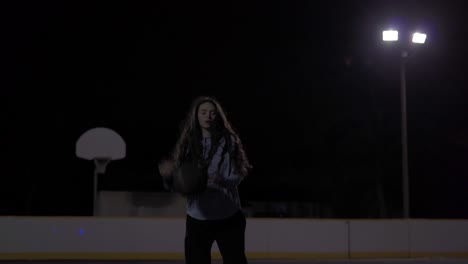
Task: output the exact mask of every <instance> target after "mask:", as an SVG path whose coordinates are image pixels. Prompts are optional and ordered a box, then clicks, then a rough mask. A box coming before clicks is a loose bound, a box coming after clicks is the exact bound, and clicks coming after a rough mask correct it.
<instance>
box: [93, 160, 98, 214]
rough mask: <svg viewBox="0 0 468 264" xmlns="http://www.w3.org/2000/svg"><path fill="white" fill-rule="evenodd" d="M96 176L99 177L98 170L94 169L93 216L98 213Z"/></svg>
mask: <svg viewBox="0 0 468 264" xmlns="http://www.w3.org/2000/svg"><path fill="white" fill-rule="evenodd" d="M98 176H99V173H98V170H97V168H96V169H95V170H94V182H93V216H96V215H97V213H98V210H97V195H98V190H97V186H98Z"/></svg>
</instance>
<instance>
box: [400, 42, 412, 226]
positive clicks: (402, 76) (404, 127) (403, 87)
mask: <svg viewBox="0 0 468 264" xmlns="http://www.w3.org/2000/svg"><path fill="white" fill-rule="evenodd" d="M407 56H408V53H407V52H406V51H403V52H402V53H401V68H400V80H401V91H400V93H401V144H402V146H401V147H402V151H401V154H402V155H401V156H402V157H401V158H402V174H403V179H402V180H403V217H404V218H409V217H410V206H409V205H410V201H409V199H410V197H409V176H408V131H407V111H406V72H405V70H406V69H405V63H406V57H407Z"/></svg>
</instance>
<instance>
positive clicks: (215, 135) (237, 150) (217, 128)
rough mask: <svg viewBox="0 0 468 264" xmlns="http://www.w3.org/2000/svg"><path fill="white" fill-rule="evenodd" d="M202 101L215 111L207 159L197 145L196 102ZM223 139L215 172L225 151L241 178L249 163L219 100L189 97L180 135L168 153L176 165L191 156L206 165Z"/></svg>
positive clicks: (205, 97) (199, 145) (199, 132)
mask: <svg viewBox="0 0 468 264" xmlns="http://www.w3.org/2000/svg"><path fill="white" fill-rule="evenodd" d="M206 102H209V103H212V104H213V105H214V106H215V108H216V111H217V115H216V118H215V120H214V126H213V128H212V131H211V142H212V144H211V149H210V152H209V154H208V158H207V159H205V158H204V157H203V149H202V145H201V140H202V132H201V128H200V124H199V122H198V115H197V113H198V109H199V107H200V105H202V104H204V103H206ZM223 139H224V142H225V144H224V146H223V150H222V155H221V160H220V162H219V164H218V172H219V169H220V167H221V164H222V163H223V161H224V157H225V154H226V153H227V152H229V154H230V157H231V158H232V161H233V162H234V165H235V169H236V172H237V173H239V174H240V175H241V176H242V177H246V176H247V175H248V173H249V171H250V170H251V169H252V165H251V164H250V163H249V160H248V158H247V155H246V153H245V151H244V147H243V145H242V142H241V140H240V137H239V135H238V134H237V133H236V132H235V130H234V129H233V127H232V125H231V124H230V122H229V121H228V119H227V117H226V113H225V112H224V110H223V107H222V106H221V104H220V103H219V101H218V100H216V99H215V98H213V97H207V96H201V97H197V98H196V99H195V100H193V102H192V105H191V107H190V109H189V111H188V113H187V116H186V118H185V120H184V121H183V122H182V124H181V132H180V136H179V139H178V141H177V143H176V146H175V148H174V151H173V153H172V158H173V159H174V161H175V162H176V165H177V166H178V165H179V164H180V163H181V162H182V161H184V160H185V159H191V160H192V161H194V162H197V163H199V162H202V163H203V161H204V162H206V163H208V164H209V163H210V162H211V158H212V157H213V155H214V153H216V151H217V150H218V148H219V146H220V143H221V141H222V140H223Z"/></svg>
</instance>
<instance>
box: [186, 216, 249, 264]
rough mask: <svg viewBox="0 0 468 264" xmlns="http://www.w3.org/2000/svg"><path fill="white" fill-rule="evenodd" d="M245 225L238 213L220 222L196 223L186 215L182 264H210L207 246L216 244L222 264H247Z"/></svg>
mask: <svg viewBox="0 0 468 264" xmlns="http://www.w3.org/2000/svg"><path fill="white" fill-rule="evenodd" d="M245 223H246V221H245V216H244V214H243V213H242V212H241V211H239V212H238V213H236V214H235V215H233V216H231V217H229V218H227V219H222V220H197V219H195V218H193V217H190V216H189V215H187V222H186V234H185V261H186V263H187V264H210V263H211V246H212V245H213V242H214V241H216V243H217V244H218V248H219V251H220V253H221V256H222V257H223V263H224V264H247V258H246V257H245V239H244V238H245Z"/></svg>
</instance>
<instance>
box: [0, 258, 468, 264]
mask: <svg viewBox="0 0 468 264" xmlns="http://www.w3.org/2000/svg"><path fill="white" fill-rule="evenodd" d="M0 263H1V264H58V263H64V264H114V263H115V264H184V261H181V260H157V261H138V260H133V261H132V260H122V261H115V260H112V261H91V260H89V261H86V260H50V261H46V260H37V261H36V260H28V261H25V260H22V261H12V260H8V261H0ZM249 263H250V264H267V263H272V264H306V263H310V264H406V263H407V264H468V259H444V258H431V259H391V260H389V259H365V260H357V259H353V260H347V259H345V260H272V259H268V260H258V259H255V260H249ZM212 264H222V261H221V260H213V261H212Z"/></svg>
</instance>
